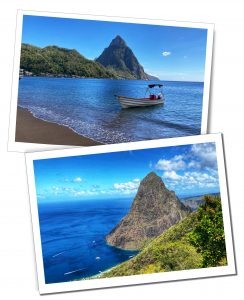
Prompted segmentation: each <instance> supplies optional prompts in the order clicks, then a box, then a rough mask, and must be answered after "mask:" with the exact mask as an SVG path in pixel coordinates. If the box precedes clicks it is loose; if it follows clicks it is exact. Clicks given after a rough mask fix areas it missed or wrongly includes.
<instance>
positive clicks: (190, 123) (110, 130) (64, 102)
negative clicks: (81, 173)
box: [18, 77, 203, 143]
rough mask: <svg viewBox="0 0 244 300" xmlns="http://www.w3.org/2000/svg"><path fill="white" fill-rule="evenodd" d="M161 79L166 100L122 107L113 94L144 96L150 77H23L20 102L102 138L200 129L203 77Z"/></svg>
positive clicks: (167, 134) (143, 136) (169, 134)
mask: <svg viewBox="0 0 244 300" xmlns="http://www.w3.org/2000/svg"><path fill="white" fill-rule="evenodd" d="M161 83H163V85H164V95H165V104H164V105H158V106H155V107H146V108H133V109H121V106H120V103H119V102H118V101H117V100H116V99H115V97H114V95H116V94H117V95H126V96H131V97H144V96H145V91H146V87H147V84H148V81H143V80H111V79H77V78H76V79H73V78H46V77H24V78H23V79H22V80H20V81H19V95H18V99H19V100H18V105H19V106H21V107H23V108H27V109H28V110H29V111H31V112H32V113H33V115H34V116H36V117H38V118H41V119H43V120H46V121H51V122H55V123H58V124H62V125H66V126H68V127H70V128H71V129H73V130H74V131H75V132H77V133H78V134H81V135H84V136H87V137H90V138H92V139H95V140H97V141H100V142H102V143H118V142H129V141H139V140H148V139H159V138H165V137H176V136H184V135H196V134H200V131H201V115H202V99H203V83H196V82H173V81H164V82H161Z"/></svg>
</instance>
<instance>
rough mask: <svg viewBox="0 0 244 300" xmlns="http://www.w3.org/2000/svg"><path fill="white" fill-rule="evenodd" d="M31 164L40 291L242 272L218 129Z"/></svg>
mask: <svg viewBox="0 0 244 300" xmlns="http://www.w3.org/2000/svg"><path fill="white" fill-rule="evenodd" d="M26 164H27V175H28V183H29V192H30V204H31V213H32V223H33V233H34V242H35V251H36V263H37V272H38V281H39V290H40V293H41V294H42V293H52V292H63V291H72V290H86V289H93V288H102V287H113V286H123V285H130V284H143V283H153V282H164V281H174V280H181V279H193V278H203V277H213V276H221V275H231V274H236V270H235V261H234V253H233V243H232V235H231V222H230V212H229V202H228V193H227V185H226V177H225V166H224V157H223V146H222V138H221V135H220V134H211V135H203V136H195V137H194V136H191V137H183V138H176V139H164V140H154V141H147V142H135V143H127V144H117V145H108V146H95V147H89V148H74V149H66V150H54V151H43V152H36V153H28V154H26Z"/></svg>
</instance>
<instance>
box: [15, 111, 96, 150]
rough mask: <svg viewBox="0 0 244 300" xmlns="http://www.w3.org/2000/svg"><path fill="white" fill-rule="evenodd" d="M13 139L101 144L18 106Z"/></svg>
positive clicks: (76, 144)
mask: <svg viewBox="0 0 244 300" xmlns="http://www.w3.org/2000/svg"><path fill="white" fill-rule="evenodd" d="M15 141H16V142H23V143H38V144H53V145H72V146H96V145H101V143H99V142H97V141H94V140H92V139H89V138H87V137H84V136H81V135H79V134H77V133H75V132H74V131H73V130H71V129H69V128H68V127H66V126H62V125H58V124H55V123H51V122H46V121H43V120H40V119H37V118H35V117H34V116H33V115H32V114H31V113H30V112H29V111H28V110H26V109H23V108H20V107H18V109H17V118H16V133H15Z"/></svg>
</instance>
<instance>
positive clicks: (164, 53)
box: [162, 51, 171, 56]
mask: <svg viewBox="0 0 244 300" xmlns="http://www.w3.org/2000/svg"><path fill="white" fill-rule="evenodd" d="M162 54H163V56H169V55H171V52H170V51H164V52H162Z"/></svg>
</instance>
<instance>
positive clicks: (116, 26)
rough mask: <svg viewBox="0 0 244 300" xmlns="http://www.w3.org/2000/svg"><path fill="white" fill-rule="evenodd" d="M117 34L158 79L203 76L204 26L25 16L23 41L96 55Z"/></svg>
mask: <svg viewBox="0 0 244 300" xmlns="http://www.w3.org/2000/svg"><path fill="white" fill-rule="evenodd" d="M117 35H120V36H121V37H122V38H123V39H124V40H125V42H126V43H127V45H128V46H129V47H130V48H131V49H132V51H133V52H134V54H135V56H136V57H137V59H138V60H139V63H140V64H141V65H142V66H143V67H144V69H145V71H146V72H147V73H149V74H151V75H155V76H157V77H159V78H160V79H161V80H177V81H201V82H203V80H204V68H205V58H206V43H207V30H206V29H199V28H187V27H175V26H159V25H145V24H132V23H120V22H105V21H91V20H78V19H66V18H54V17H41V16H28V15H27V16H24V19H23V31H22V42H23V43H27V44H32V45H35V46H38V47H46V46H50V45H56V46H60V47H64V48H68V49H76V50H77V51H78V52H79V53H81V54H83V55H84V56H85V57H86V58H89V59H95V58H97V57H98V56H99V55H100V54H101V53H102V51H103V50H104V48H106V47H108V45H109V44H110V42H111V41H112V39H114V38H115V37H116V36H117Z"/></svg>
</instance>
